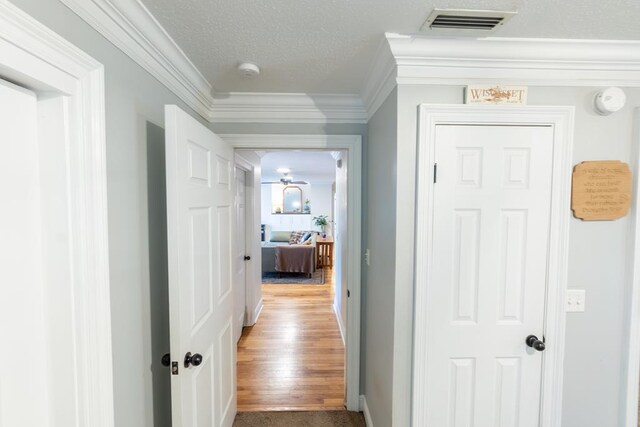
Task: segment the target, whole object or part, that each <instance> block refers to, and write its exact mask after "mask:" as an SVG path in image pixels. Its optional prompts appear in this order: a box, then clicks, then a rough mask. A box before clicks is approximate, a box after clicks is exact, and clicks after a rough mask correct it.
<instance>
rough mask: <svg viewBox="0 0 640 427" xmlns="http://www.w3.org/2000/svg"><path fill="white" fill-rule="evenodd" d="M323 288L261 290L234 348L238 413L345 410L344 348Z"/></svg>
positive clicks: (329, 289)
mask: <svg viewBox="0 0 640 427" xmlns="http://www.w3.org/2000/svg"><path fill="white" fill-rule="evenodd" d="M331 274H332V271H331V270H329V269H326V270H325V277H326V280H325V284H324V285H262V294H263V299H264V308H263V309H262V313H261V314H260V318H259V319H258V323H256V325H255V326H253V327H250V328H244V330H243V332H242V337H241V338H240V341H239V343H238V411H278V410H283V411H284V410H287V411H291V410H327V409H344V405H343V402H344V345H343V343H342V339H341V337H340V330H339V329H338V323H337V321H336V317H335V313H334V312H333V307H332V305H333V296H334V287H333V281H332V280H331Z"/></svg>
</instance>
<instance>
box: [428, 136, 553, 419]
mask: <svg viewBox="0 0 640 427" xmlns="http://www.w3.org/2000/svg"><path fill="white" fill-rule="evenodd" d="M552 149H553V131H552V129H551V128H550V127H535V126H530V127H525V126H458V125H456V126H453V125H439V126H437V127H436V142H435V156H436V163H437V174H436V176H437V180H436V183H435V184H434V193H433V197H434V217H433V218H434V223H433V230H434V231H433V239H434V250H433V252H434V258H433V266H432V271H433V272H432V278H433V279H432V282H431V283H430V285H429V286H430V287H429V291H428V292H429V293H428V297H427V303H426V305H427V306H426V307H418V308H417V309H426V310H428V319H429V320H428V322H429V324H428V331H429V332H428V335H427V336H428V340H427V343H428V345H427V347H428V350H427V353H428V354H427V356H426V360H427V362H426V363H427V367H426V372H427V386H426V387H427V402H426V408H425V412H426V414H427V415H426V417H427V420H428V423H427V425H428V427H444V426H451V427H454V426H455V427H472V426H475V427H485V426H487V427H488V426H491V427H538V426H539V411H540V399H541V378H542V368H543V358H544V352H540V351H536V350H534V349H533V348H531V347H528V346H527V345H526V344H525V340H526V337H527V336H529V335H530V334H533V335H536V336H537V337H538V338H539V339H540V340H542V339H543V329H544V320H545V291H546V277H547V260H548V244H549V223H550V211H551V182H552V181H551V179H552V176H551V171H552Z"/></svg>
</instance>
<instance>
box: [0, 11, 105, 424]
mask: <svg viewBox="0 0 640 427" xmlns="http://www.w3.org/2000/svg"><path fill="white" fill-rule="evenodd" d="M0 75H2V76H4V77H5V78H8V79H9V80H12V81H13V82H14V83H17V84H21V85H24V86H25V87H27V88H30V89H32V90H33V91H35V92H36V93H38V92H39V91H41V92H47V97H43V98H42V99H40V98H39V100H38V101H39V102H38V104H42V105H39V107H38V108H39V110H40V111H41V112H44V113H46V116H45V117H46V120H44V119H43V123H44V125H40V126H45V127H46V129H47V130H50V132H44V131H43V130H44V129H42V128H41V129H40V130H41V132H40V135H39V138H42V139H41V141H42V142H41V143H44V145H45V146H47V145H48V144H49V143H50V144H51V146H52V147H55V148H56V150H52V153H50V154H52V156H51V157H49V156H45V158H44V159H40V160H41V167H42V166H43V165H44V167H45V168H47V167H50V166H51V167H52V169H54V170H64V171H65V172H66V193H65V194H54V195H53V196H59V197H60V198H61V200H62V202H60V203H59V204H58V205H56V206H59V205H60V206H62V205H64V208H60V209H63V210H64V212H63V215H64V217H66V221H65V222H66V231H67V232H66V233H65V236H66V237H67V238H68V251H62V252H60V248H59V246H57V243H56V242H53V240H56V239H50V240H48V239H45V241H44V243H43V253H45V254H47V253H52V252H54V251H58V252H55V260H56V261H57V265H64V266H68V276H69V277H68V279H67V280H56V279H58V276H56V275H52V276H51V277H47V279H48V280H50V281H52V282H51V283H47V286H48V285H52V286H53V285H55V288H56V294H55V295H53V296H52V298H51V299H49V300H47V301H46V303H45V305H46V306H45V311H46V312H47V313H45V319H46V320H47V325H48V328H49V329H48V330H47V333H48V334H50V335H55V339H50V340H49V343H50V346H49V349H48V350H49V351H47V354H45V355H41V356H42V357H47V358H49V363H50V369H49V372H48V374H49V375H50V378H51V382H52V383H53V384H55V385H56V387H58V389H57V390H56V389H53V393H52V392H50V393H49V394H50V396H51V401H50V408H51V412H52V414H51V418H50V419H51V421H52V423H53V424H56V425H57V424H60V425H69V426H75V427H82V426H95V427H113V425H114V414H113V409H114V408H113V372H112V351H111V308H110V293H109V260H108V254H109V246H108V240H107V239H108V234H107V177H106V155H105V142H106V139H105V109H104V70H103V66H102V64H100V63H99V62H97V61H95V60H94V59H93V58H91V57H90V56H88V55H87V54H85V53H84V52H82V51H80V50H79V49H78V48H76V47H75V46H73V45H72V44H71V43H69V42H67V41H66V40H64V39H63V38H62V37H60V36H59V35H57V34H56V33H54V32H53V31H51V30H50V29H48V28H47V27H45V26H44V25H42V24H40V23H39V22H38V21H36V20H34V19H33V18H32V17H31V16H29V15H28V14H26V13H24V12H23V11H21V10H20V9H18V8H17V7H15V6H14V5H12V4H11V3H9V2H0ZM56 152H57V153H58V154H57V157H56V156H55V154H56ZM54 162H55V164H54ZM58 213H60V212H58ZM45 232H53V231H52V230H48V229H45ZM47 240H48V241H47ZM57 240H58V241H59V240H60V239H57ZM45 268H46V267H45ZM61 358H62V359H63V362H64V363H58V362H62V361H61V360H60V359H61ZM61 385H64V386H65V389H64V393H60V391H61V390H60V387H61ZM55 391H58V392H57V393H55ZM67 391H68V392H69V393H70V394H66V393H67Z"/></svg>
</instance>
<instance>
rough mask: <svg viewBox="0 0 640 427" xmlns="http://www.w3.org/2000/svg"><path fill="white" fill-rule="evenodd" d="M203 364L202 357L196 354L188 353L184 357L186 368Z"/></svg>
mask: <svg viewBox="0 0 640 427" xmlns="http://www.w3.org/2000/svg"><path fill="white" fill-rule="evenodd" d="M201 363H202V355H200V354H198V353H195V354H193V355H192V354H191V352H188V353H187V354H185V355H184V367H185V368H188V367H189V365H193V366H200V364H201Z"/></svg>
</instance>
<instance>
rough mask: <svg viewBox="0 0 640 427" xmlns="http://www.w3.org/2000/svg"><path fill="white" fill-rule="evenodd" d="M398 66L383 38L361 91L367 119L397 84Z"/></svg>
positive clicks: (386, 41) (387, 43)
mask: <svg viewBox="0 0 640 427" xmlns="http://www.w3.org/2000/svg"><path fill="white" fill-rule="evenodd" d="M397 73H398V68H397V65H396V59H395V58H394V57H393V53H392V52H391V46H390V45H389V41H388V40H387V38H385V39H383V40H382V42H381V43H380V45H379V46H378V50H377V52H376V55H375V58H374V61H373V63H372V64H371V67H370V68H369V72H368V74H367V77H366V78H365V80H364V86H363V88H362V91H361V95H362V100H363V102H364V105H365V108H366V110H367V119H371V117H372V116H373V115H374V114H375V112H376V111H377V110H378V108H380V106H381V105H382V103H383V102H384V101H385V99H387V97H388V96H389V94H390V93H391V91H393V89H394V88H395V87H396V86H397V80H396V77H397Z"/></svg>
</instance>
